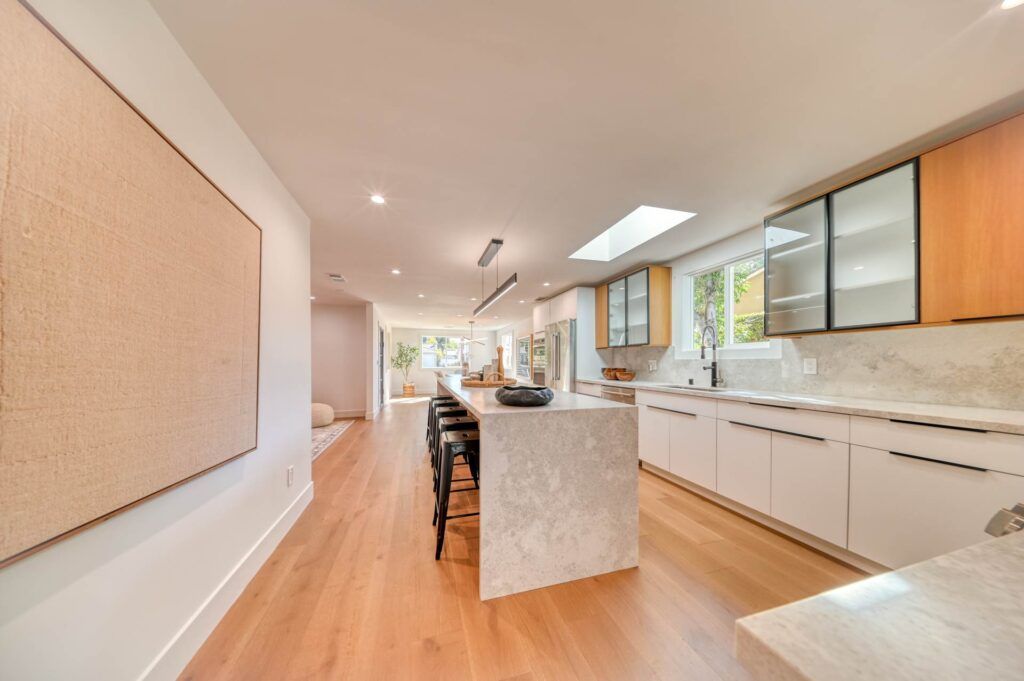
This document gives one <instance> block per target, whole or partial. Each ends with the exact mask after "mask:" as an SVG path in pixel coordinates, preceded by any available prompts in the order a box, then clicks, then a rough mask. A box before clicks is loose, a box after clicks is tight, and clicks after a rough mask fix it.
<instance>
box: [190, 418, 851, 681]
mask: <svg viewBox="0 0 1024 681" xmlns="http://www.w3.org/2000/svg"><path fill="white" fill-rule="evenodd" d="M425 412H426V402H425V401H424V400H420V399H418V400H412V401H406V402H397V403H392V404H391V405H389V406H388V407H387V408H386V409H384V410H383V412H382V413H381V416H380V418H379V419H378V420H376V421H370V422H367V421H357V422H356V423H355V424H354V425H353V426H352V427H351V428H349V429H348V431H347V432H346V433H345V434H344V435H342V436H341V437H340V438H339V439H338V441H337V442H335V443H334V444H333V445H332V446H331V447H330V448H329V449H327V450H326V451H325V452H324V453H323V454H322V455H321V456H320V457H319V458H318V459H317V460H316V461H315V462H314V464H313V479H314V482H315V490H316V492H315V493H316V496H315V498H314V500H313V502H312V503H311V504H310V506H309V508H308V509H307V510H306V512H305V513H304V514H303V516H302V517H301V518H299V520H298V522H297V523H296V524H295V527H294V528H293V529H292V530H291V532H290V533H289V534H288V535H287V536H286V537H285V539H284V540H283V541H282V542H281V544H280V546H279V547H278V548H277V550H276V551H275V552H274V554H273V555H272V556H271V558H270V559H269V560H268V561H267V563H266V564H265V565H264V566H263V568H262V569H261V570H260V571H259V573H258V574H257V575H256V577H255V578H254V579H253V580H252V582H251V583H250V584H249V586H248V587H247V588H246V590H245V592H244V593H243V594H242V596H241V597H239V599H238V601H237V602H236V603H235V604H234V606H233V607H232V608H231V610H230V611H229V612H228V614H227V615H226V616H225V617H224V619H223V621H221V623H220V624H219V625H218V627H217V629H216V630H215V631H214V632H213V634H212V635H211V636H210V638H209V639H208V640H207V641H206V643H205V644H204V645H203V647H202V648H201V649H200V651H199V652H198V653H197V654H196V656H195V658H193V660H192V661H191V663H190V664H189V666H188V667H187V668H186V670H185V671H184V673H183V675H182V678H183V679H195V680H201V681H208V680H211V679H275V680H279V679H332V680H334V679H359V680H363V679H442V678H443V679H452V680H454V679H488V680H490V679H494V680H498V679H506V680H509V681H511V680H513V679H515V680H516V681H527V680H535V679H553V680H554V679H557V680H559V681H564V680H566V679H616V680H621V679H666V680H667V679H682V678H685V679H687V680H688V681H692V680H696V679H746V678H748V676H747V675H746V674H745V673H744V671H743V669H742V668H741V667H740V665H739V663H737V662H736V660H735V659H734V657H733V652H732V650H733V622H734V620H735V619H736V618H737V617H741V616H743V615H747V614H750V613H753V612H757V611H759V610H764V609H766V608H771V607H774V606H777V605H782V604H784V603H788V602H790V601H794V600H798V599H800V598H804V597H806V596H810V595H813V594H816V593H819V592H821V591H824V590H826V589H830V588H832V587H836V586H839V585H841V584H845V583H848V582H850V581H853V580H856V579H858V578H860V577H861V576H862V575H861V573H859V572H857V571H856V570H853V569H851V568H849V567H846V566H844V565H842V564H840V563H837V562H835V561H833V560H831V559H830V558H827V557H825V556H823V555H821V554H818V553H815V552H813V551H811V550H809V549H806V548H804V547H802V546H801V545H799V544H796V543H795V542H793V541H790V540H789V539H786V538H784V537H782V536H780V535H777V534H775V533H773V532H771V531H769V530H766V529H764V528H762V527H760V526H759V525H756V524H754V523H751V522H749V521H747V520H745V519H743V518H741V517H740V516H737V515H735V514H733V513H731V512H729V511H726V510H724V509H722V508H720V507H718V506H715V505H714V504H711V503H709V502H707V501H704V500H702V499H701V498H700V497H697V496H695V495H693V494H691V493H689V492H686V491H684V490H682V489H679V488H678V487H675V486H674V485H671V484H669V483H667V482H664V481H662V480H660V479H659V478H657V477H654V476H653V475H651V474H649V473H646V472H644V471H641V473H640V567H639V568H638V569H634V570H628V571H624V572H619V573H614V574H610V575H604V576H601V577H594V578H589V579H584V580H580V581H577V582H572V583H569V584H564V585H560V586H555V587H549V588H546V589H540V590H537V591H532V592H528V593H523V594H517V595H514V596H509V597H506V598H501V599H497V600H494V601H489V602H486V603H482V602H480V600H479V598H478V596H477V593H478V591H477V569H476V564H477V538H478V529H479V527H478V525H477V523H476V521H475V520H472V519H471V520H468V521H466V520H463V521H453V522H452V523H451V524H450V525H449V532H448V536H447V538H446V541H445V555H444V558H443V559H442V560H441V561H440V562H435V561H434V556H433V554H434V534H433V528H432V527H431V525H430V516H431V512H432V503H433V502H432V492H431V476H430V467H429V465H428V463H427V458H426V451H425V449H424V446H423V428H424V420H425ZM456 496H457V497H460V499H459V502H460V504H462V505H473V504H475V502H476V499H475V498H473V497H474V496H475V493H471V494H463V495H456ZM452 512H453V513H454V512H457V511H452Z"/></svg>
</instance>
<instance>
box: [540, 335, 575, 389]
mask: <svg viewBox="0 0 1024 681" xmlns="http://www.w3.org/2000/svg"><path fill="white" fill-rule="evenodd" d="M544 336H545V341H546V345H547V348H546V350H547V352H546V354H547V371H546V372H545V373H546V375H545V380H544V385H546V386H548V387H549V388H551V389H552V390H564V391H565V392H570V393H571V392H576V320H575V319H563V320H562V321H560V322H555V323H554V324H548V325H547V326H546V327H544Z"/></svg>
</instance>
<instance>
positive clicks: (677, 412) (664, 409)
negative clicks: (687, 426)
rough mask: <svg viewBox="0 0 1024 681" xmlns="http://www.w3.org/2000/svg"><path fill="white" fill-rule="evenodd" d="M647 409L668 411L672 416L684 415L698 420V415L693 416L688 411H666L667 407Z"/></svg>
mask: <svg viewBox="0 0 1024 681" xmlns="http://www.w3.org/2000/svg"><path fill="white" fill-rule="evenodd" d="M647 408H648V409H657V410H658V411H667V412H668V413H670V414H682V415H683V416H692V417H693V418H697V415H696V414H691V413H690V412H688V411H677V410H675V409H666V408H665V407H652V406H651V405H647Z"/></svg>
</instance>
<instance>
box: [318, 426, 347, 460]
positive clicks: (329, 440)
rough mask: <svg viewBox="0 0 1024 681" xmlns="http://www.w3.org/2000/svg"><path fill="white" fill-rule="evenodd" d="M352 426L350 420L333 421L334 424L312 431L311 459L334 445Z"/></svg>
mask: <svg viewBox="0 0 1024 681" xmlns="http://www.w3.org/2000/svg"><path fill="white" fill-rule="evenodd" d="M351 425H352V420H351V419H349V420H347V421H335V422H334V423H332V424H330V425H326V426H322V427H320V428H314V429H313V458H314V459H315V458H316V457H318V456H320V455H321V454H322V453H323V451H324V450H325V449H327V448H328V447H330V446H331V445H332V444H334V441H335V440H337V439H338V438H339V437H341V434H342V433H344V432H345V431H346V430H347V429H348V427H349V426H351Z"/></svg>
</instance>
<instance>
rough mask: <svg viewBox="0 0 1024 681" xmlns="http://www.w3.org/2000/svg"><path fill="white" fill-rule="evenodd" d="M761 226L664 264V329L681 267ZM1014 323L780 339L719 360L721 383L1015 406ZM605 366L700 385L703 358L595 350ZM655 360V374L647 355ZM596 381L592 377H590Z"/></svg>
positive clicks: (739, 245) (713, 257)
mask: <svg viewBox="0 0 1024 681" xmlns="http://www.w3.org/2000/svg"><path fill="white" fill-rule="evenodd" d="M760 244H761V228H760V227H757V228H753V229H750V230H747V231H746V232H742V233H741V234H738V235H736V236H734V237H731V238H729V239H725V240H723V241H720V242H718V243H716V244H712V245H711V246H708V247H707V248H703V249H700V250H698V251H694V252H693V253H689V254H687V255H684V256H682V257H680V258H677V259H676V260H673V261H672V262H670V263H667V264H668V265H669V266H670V267H672V276H673V281H674V284H675V285H674V287H673V303H672V308H673V316H674V319H673V325H672V328H673V332H674V335H675V337H676V338H678V337H679V329H680V327H681V325H682V320H681V318H680V315H681V314H682V313H683V311H684V310H686V309H687V307H686V303H685V295H684V294H685V291H683V290H682V289H683V288H685V287H684V286H683V283H684V281H685V277H686V275H687V274H689V273H692V272H694V271H697V270H702V269H706V268H709V267H713V266H715V265H719V264H723V263H725V262H728V261H729V260H732V259H734V258H737V257H741V256H743V255H746V254H748V253H750V252H752V251H754V250H757V249H758V248H760ZM1022 338H1024V322H1020V321H1007V322H993V323H984V324H965V325H960V326H936V327H929V328H914V329H893V330H886V331H861V332H855V333H841V334H829V335H819V336H805V337H803V338H798V339H782V340H779V341H777V342H778V343H779V344H780V346H781V347H780V352H779V354H780V356H779V357H777V358H774V359H765V358H755V359H733V358H720V359H719V366H720V368H721V374H722V378H723V379H724V381H725V386H726V387H732V388H745V389H750V390H777V391H783V392H792V393H812V394H819V395H843V396H848V397H866V398H877V399H892V400H900V401H907V402H925V403H933V404H953V405H965V406H977V407H991V408H997V409H1024V390H1021V386H1024V343H1022V342H1021V339H1022ZM599 353H600V355H601V358H602V360H603V361H604V363H605V365H606V366H612V365H614V366H625V367H629V368H631V369H634V370H635V371H636V372H637V380H642V381H658V382H665V383H684V384H685V383H686V382H687V381H688V380H689V379H691V378H692V379H694V382H695V384H696V385H707V384H708V382H709V372H708V371H705V370H703V369H702V367H703V366H704V365H705V364H707V362H706V361H701V360H699V359H677V358H676V357H675V350H674V348H667V349H666V348H623V349H615V350H612V349H607V350H600V351H599ZM805 358H814V359H817V363H818V373H817V374H814V375H807V374H804V373H803V360H804V359H805ZM649 360H656V361H657V364H658V368H657V370H656V371H650V370H648V361H649ZM590 378H596V376H590Z"/></svg>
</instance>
